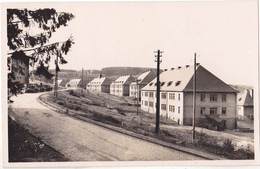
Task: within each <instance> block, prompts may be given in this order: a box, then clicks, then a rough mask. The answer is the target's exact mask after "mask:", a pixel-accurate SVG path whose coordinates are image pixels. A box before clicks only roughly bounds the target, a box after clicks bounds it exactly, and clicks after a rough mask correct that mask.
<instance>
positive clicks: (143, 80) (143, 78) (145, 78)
mask: <svg viewBox="0 0 260 169" xmlns="http://www.w3.org/2000/svg"><path fill="white" fill-rule="evenodd" d="M155 77H156V74H155V73H154V72H153V71H152V70H149V71H146V72H144V73H141V74H140V75H139V76H138V77H137V79H138V84H139V85H142V84H147V83H149V82H150V81H151V80H153V79H154V78H155ZM131 84H136V82H132V83H131Z"/></svg>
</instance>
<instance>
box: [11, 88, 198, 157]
mask: <svg viewBox="0 0 260 169" xmlns="http://www.w3.org/2000/svg"><path fill="white" fill-rule="evenodd" d="M41 94H42V93H35V94H22V95H18V96H17V97H12V100H13V101H14V102H13V103H12V104H10V107H11V108H12V109H13V112H9V115H10V116H11V117H12V118H13V119H15V120H16V121H17V122H18V123H19V124H21V126H23V127H24V128H26V129H28V130H29V131H30V132H31V133H32V134H34V135H35V136H38V137H40V138H41V139H42V140H43V141H44V142H45V143H46V144H48V145H50V146H51V147H53V148H54V149H56V150H57V151H59V152H60V153H62V154H63V155H65V156H66V157H68V158H69V159H71V160H72V161H147V160H149V161H153V160H156V161H161V160H171V161H173V160H201V158H199V157H196V156H193V155H190V154H187V153H183V152H179V151H176V150H172V149H169V148H166V147H163V146H160V145H156V144H153V143H150V142H147V141H143V140H140V139H137V138H133V137H130V136H127V135H123V134H120V133H118V132H115V131H111V130H108V129H105V128H103V127H100V126H96V125H93V124H91V123H87V122H84V121H81V120H76V119H74V118H72V117H69V116H66V115H63V114H59V113H57V112H55V111H52V110H50V109H49V108H47V107H45V106H43V105H42V104H40V103H39V102H38V100H37V98H38V97H39V95H41Z"/></svg>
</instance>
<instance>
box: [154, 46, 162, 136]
mask: <svg viewBox="0 0 260 169" xmlns="http://www.w3.org/2000/svg"><path fill="white" fill-rule="evenodd" d="M155 53H157V55H155V58H156V60H155V62H157V90H156V92H157V93H156V94H157V97H156V98H157V101H156V127H155V132H156V134H158V132H159V123H160V86H161V84H160V63H161V62H162V60H160V57H162V56H161V53H163V52H162V51H160V50H158V51H155Z"/></svg>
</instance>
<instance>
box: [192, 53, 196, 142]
mask: <svg viewBox="0 0 260 169" xmlns="http://www.w3.org/2000/svg"><path fill="white" fill-rule="evenodd" d="M196 66H197V63H196V53H195V55H194V75H193V121H192V125H193V129H192V143H194V142H195V114H196Z"/></svg>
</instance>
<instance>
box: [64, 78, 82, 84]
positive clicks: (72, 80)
mask: <svg viewBox="0 0 260 169" xmlns="http://www.w3.org/2000/svg"><path fill="white" fill-rule="evenodd" d="M80 81H81V79H71V80H70V81H69V82H68V83H67V84H72V83H76V84H79V82H80Z"/></svg>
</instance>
